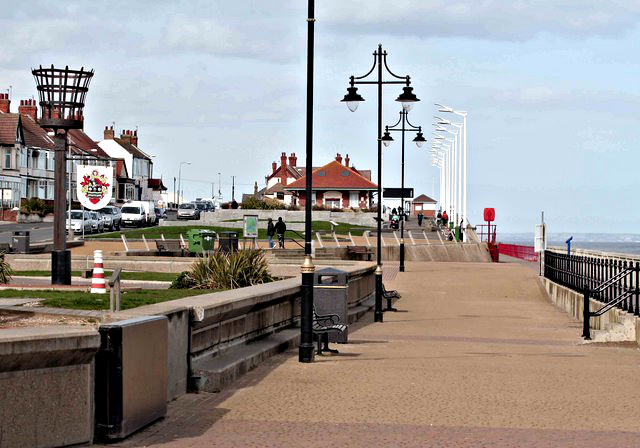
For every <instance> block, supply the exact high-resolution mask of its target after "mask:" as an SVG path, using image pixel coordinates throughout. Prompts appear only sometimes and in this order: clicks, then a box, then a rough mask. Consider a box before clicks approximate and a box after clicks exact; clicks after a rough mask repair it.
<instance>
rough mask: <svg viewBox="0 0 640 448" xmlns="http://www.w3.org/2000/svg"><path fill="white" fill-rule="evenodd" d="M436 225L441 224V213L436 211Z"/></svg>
mask: <svg viewBox="0 0 640 448" xmlns="http://www.w3.org/2000/svg"><path fill="white" fill-rule="evenodd" d="M436 224H437V225H440V224H442V212H441V211H440V210H438V216H436Z"/></svg>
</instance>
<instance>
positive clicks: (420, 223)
mask: <svg viewBox="0 0 640 448" xmlns="http://www.w3.org/2000/svg"><path fill="white" fill-rule="evenodd" d="M423 219H424V213H422V210H420V211H419V212H418V227H422V220H423Z"/></svg>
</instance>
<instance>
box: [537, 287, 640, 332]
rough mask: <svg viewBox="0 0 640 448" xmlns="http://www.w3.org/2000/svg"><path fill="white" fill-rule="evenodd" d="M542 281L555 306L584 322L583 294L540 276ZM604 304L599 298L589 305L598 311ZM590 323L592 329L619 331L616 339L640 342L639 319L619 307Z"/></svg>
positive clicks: (594, 318) (590, 301)
mask: <svg viewBox="0 0 640 448" xmlns="http://www.w3.org/2000/svg"><path fill="white" fill-rule="evenodd" d="M540 282H541V283H542V286H543V287H544V289H545V291H546V292H547V296H548V297H549V300H551V302H552V303H553V304H554V305H555V306H557V307H558V308H560V309H561V310H563V311H564V312H566V313H567V314H568V315H569V316H571V317H573V318H574V319H577V320H579V321H580V322H583V318H582V317H583V311H584V305H583V303H584V297H583V295H582V294H580V293H578V292H576V291H574V290H572V289H569V288H567V287H565V286H562V285H559V284H557V283H555V282H552V281H551V280H549V279H547V278H544V277H540ZM603 305H604V304H603V303H602V302H599V301H597V300H594V299H590V300H589V307H590V310H591V311H592V312H593V311H598V310H599V309H600V308H602V306H603ZM589 324H590V325H589V328H591V329H592V330H596V331H601V332H612V333H617V335H615V336H616V338H615V340H616V341H636V342H637V343H640V332H639V331H638V330H639V329H640V328H639V327H640V323H639V322H638V319H636V318H635V317H634V316H632V315H630V314H629V313H627V312H626V311H623V310H620V309H618V308H613V309H611V310H609V311H607V312H606V313H604V314H603V315H602V316H595V317H592V318H591V319H590V321H589ZM616 327H617V328H616ZM609 336H611V335H609ZM591 337H592V338H593V339H594V340H598V339H601V340H602V341H603V342H606V341H611V340H612V339H611V337H602V338H598V336H597V335H592V336H591Z"/></svg>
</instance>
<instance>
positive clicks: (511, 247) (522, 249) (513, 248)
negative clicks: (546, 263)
mask: <svg viewBox="0 0 640 448" xmlns="http://www.w3.org/2000/svg"><path fill="white" fill-rule="evenodd" d="M498 252H499V253H501V254H502V255H506V256H508V257H514V258H519V259H521V260H526V261H538V254H537V253H536V252H534V250H533V246H520V245H518V244H503V243H500V244H498Z"/></svg>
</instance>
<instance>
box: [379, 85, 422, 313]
mask: <svg viewBox="0 0 640 448" xmlns="http://www.w3.org/2000/svg"><path fill="white" fill-rule="evenodd" d="M404 89H405V92H403V93H402V95H405V93H407V92H406V91H407V89H411V87H405V88H404ZM402 95H400V96H402ZM412 95H413V94H412ZM413 96H414V97H415V95H413ZM405 104H412V103H402V111H400V118H399V119H398V122H397V123H396V124H394V125H393V126H386V127H385V133H384V135H383V136H382V138H381V139H380V140H382V143H383V144H384V145H385V146H389V145H391V143H392V142H393V138H392V137H391V134H389V133H390V132H401V133H402V134H401V135H402V159H401V160H402V161H401V167H402V168H401V173H400V179H401V185H400V209H401V210H402V216H401V219H400V269H399V270H400V272H404V221H405V209H404V134H405V131H415V132H416V137H415V138H414V139H413V141H414V143H415V144H416V146H418V148H420V147H421V146H422V145H423V144H424V142H426V139H425V138H424V136H423V135H422V126H414V125H413V124H411V122H410V121H409V118H408V115H409V110H410V109H411V107H404V105H405ZM407 125H409V127H408V128H407ZM398 126H400V127H398ZM387 308H390V306H388V307H387Z"/></svg>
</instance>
